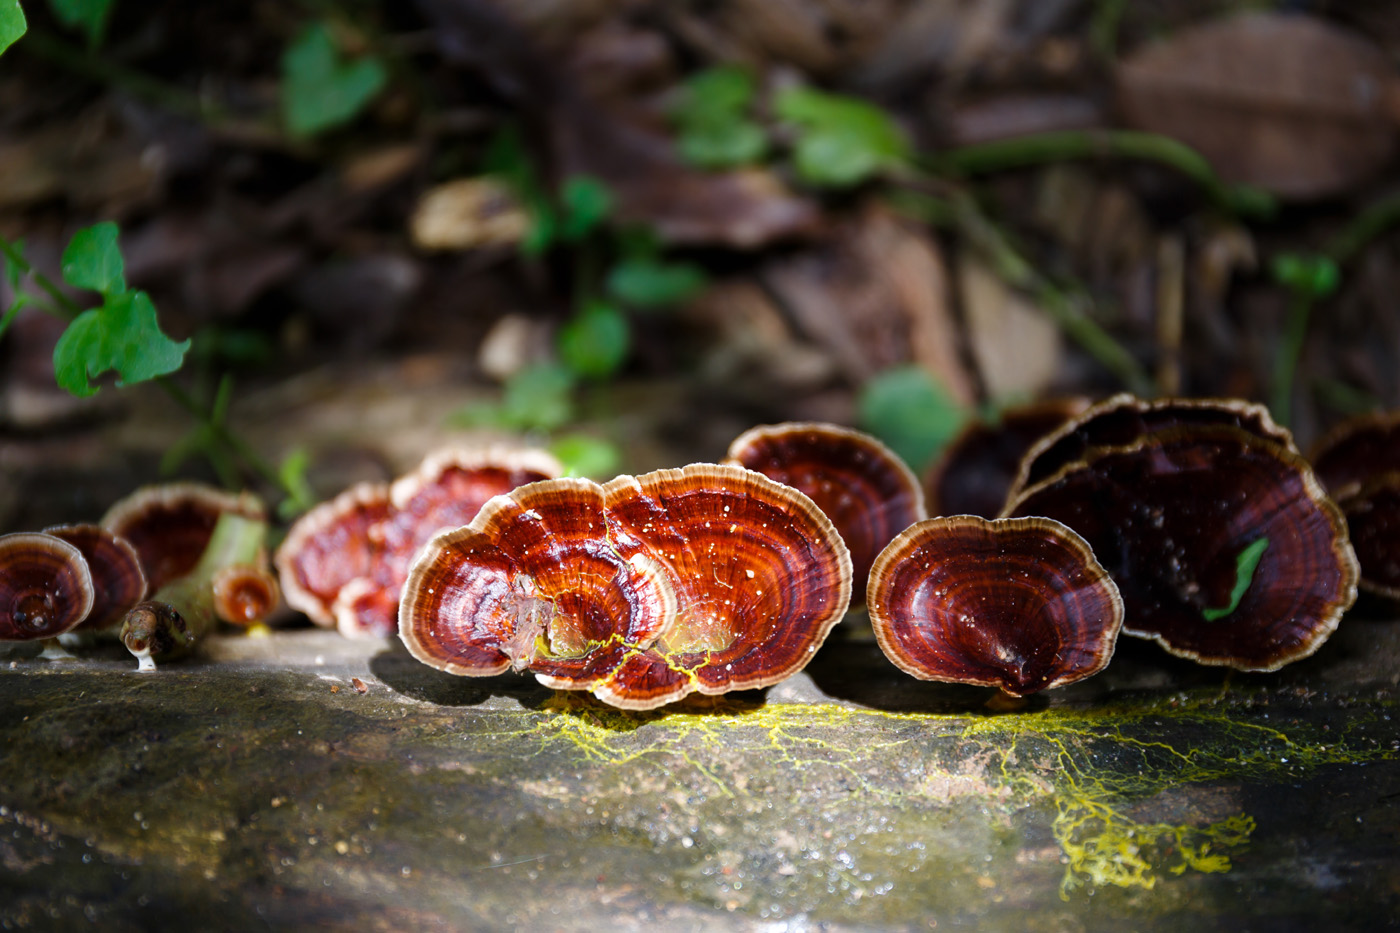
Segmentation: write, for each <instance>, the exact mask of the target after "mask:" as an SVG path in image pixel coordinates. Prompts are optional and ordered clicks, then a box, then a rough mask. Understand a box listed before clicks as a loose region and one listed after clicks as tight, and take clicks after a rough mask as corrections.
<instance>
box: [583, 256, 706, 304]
mask: <svg viewBox="0 0 1400 933" xmlns="http://www.w3.org/2000/svg"><path fill="white" fill-rule="evenodd" d="M705 284H706V278H705V271H704V270H703V269H702V268H700V266H698V265H696V264H695V263H693V262H660V261H658V260H656V259H640V258H639V259H624V260H623V261H622V262H619V263H618V264H617V265H615V266H613V267H612V270H611V271H610V272H609V273H608V283H607V286H608V294H610V295H612V296H613V297H614V298H616V299H617V300H618V301H621V302H623V303H625V304H629V305H634V306H636V307H638V308H657V307H662V306H664V305H673V304H679V303H680V302H682V301H685V300H686V299H688V298H693V297H694V296H695V295H697V294H699V293H700V292H701V291H703V290H704V288H705Z"/></svg>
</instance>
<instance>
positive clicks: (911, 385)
mask: <svg viewBox="0 0 1400 933" xmlns="http://www.w3.org/2000/svg"><path fill="white" fill-rule="evenodd" d="M858 410H859V417H860V423H861V426H862V427H863V428H864V429H865V430H867V431H869V432H870V433H871V434H874V435H875V436H876V437H878V438H880V439H881V440H882V441H884V442H885V443H886V444H888V445H889V446H890V448H891V449H892V450H894V452H895V453H897V454H899V455H900V456H901V457H903V458H904V461H905V462H906V463H908V464H909V465H910V466H911V467H913V468H914V470H915V471H916V472H917V471H919V470H922V469H923V467H924V466H925V465H926V464H927V463H928V462H929V461H930V460H932V459H933V456H934V455H935V454H936V453H938V452H939V451H940V450H942V449H943V448H944V447H945V446H947V444H948V442H949V441H951V440H952V439H953V437H954V436H955V435H956V434H957V433H958V429H959V428H961V427H962V425H963V422H964V421H966V420H967V418H968V412H967V411H966V409H964V408H963V407H962V406H960V405H959V404H958V403H957V402H956V401H954V400H953V398H952V397H951V396H949V395H948V393H947V391H946V390H945V389H944V388H943V387H942V386H941V385H939V384H938V383H937V382H936V381H935V380H934V378H933V377H932V376H931V375H929V373H928V371H927V370H925V369H923V367H920V366H913V365H910V366H897V367H895V368H893V369H887V370H885V371H884V372H882V373H880V374H879V375H878V376H876V377H875V378H874V379H871V380H870V381H869V382H867V383H866V384H865V386H864V387H862V389H861V392H860V397H859V399H858Z"/></svg>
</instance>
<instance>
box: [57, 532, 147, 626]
mask: <svg viewBox="0 0 1400 933" xmlns="http://www.w3.org/2000/svg"><path fill="white" fill-rule="evenodd" d="M44 534H48V535H53V536H54V537H55V538H62V539H63V540H64V541H67V542H68V543H69V544H71V545H73V546H74V547H75V548H77V549H78V551H79V552H80V553H81V554H82V555H83V559H84V560H85V561H87V566H88V572H89V573H90V574H91V576H92V588H93V602H92V610H91V611H90V612H89V613H88V614H87V616H86V617H85V618H84V619H83V620H82V621H81V622H79V623H78V624H77V625H76V626H74V627H73V629H71V630H70V631H97V630H99V629H104V628H107V627H108V626H111V625H115V624H116V623H117V622H119V621H121V617H122V616H123V615H125V614H126V611H127V610H128V609H130V608H131V607H132V606H135V605H136V604H137V603H138V602H140V601H141V598H142V597H143V596H145V595H146V575H145V574H144V573H142V572H141V560H140V558H139V557H137V555H136V549H135V548H133V547H132V546H131V542H129V541H127V540H126V539H125V538H121V537H118V536H117V535H115V534H113V533H112V532H110V531H108V530H107V529H106V528H103V527H102V526H101V525H93V524H86V523H84V524H75V525H55V526H53V527H51V528H45V529H44Z"/></svg>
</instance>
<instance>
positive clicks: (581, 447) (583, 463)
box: [549, 434, 622, 480]
mask: <svg viewBox="0 0 1400 933" xmlns="http://www.w3.org/2000/svg"><path fill="white" fill-rule="evenodd" d="M549 451H550V453H552V454H554V456H556V457H558V458H559V462H560V463H562V464H564V469H565V471H566V472H565V475H566V476H587V477H591V478H592V479H598V480H603V479H611V478H612V477H613V476H615V475H617V465H618V463H619V462H620V461H621V460H622V453H621V451H619V450H618V449H617V445H616V444H614V443H612V442H611V441H605V440H600V439H598V438H596V437H590V436H589V435H587V434H568V435H565V436H564V437H561V438H559V439H558V440H556V441H555V442H554V443H552V444H550V445H549Z"/></svg>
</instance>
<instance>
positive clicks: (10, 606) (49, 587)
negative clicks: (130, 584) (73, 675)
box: [0, 532, 94, 656]
mask: <svg viewBox="0 0 1400 933" xmlns="http://www.w3.org/2000/svg"><path fill="white" fill-rule="evenodd" d="M93 596H94V593H93V586H92V575H91V573H90V572H89V571H88V565H87V561H86V560H84V559H83V555H82V552H80V551H79V550H78V549H77V548H76V547H74V546H73V545H71V544H69V543H68V542H67V541H64V540H62V539H60V538H55V537H54V536H53V535H48V534H41V533H38V532H18V533H15V534H8V535H0V640H3V641H34V640H40V639H42V640H45V641H46V642H47V645H46V650H47V649H48V646H54V648H55V650H57V649H56V642H55V641H54V640H55V639H57V638H58V636H59V635H62V634H63V633H64V632H67V631H69V630H71V629H72V628H73V627H74V626H76V625H77V624H78V623H79V622H81V621H83V619H85V618H86V617H87V614H88V613H89V612H91V611H92V602H93ZM63 655H66V652H60V654H59V656H63Z"/></svg>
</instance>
